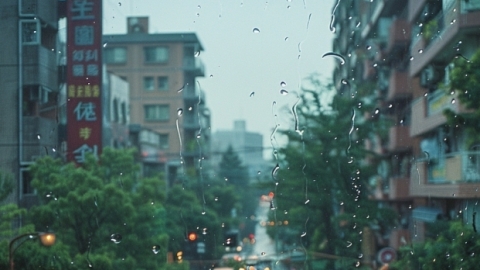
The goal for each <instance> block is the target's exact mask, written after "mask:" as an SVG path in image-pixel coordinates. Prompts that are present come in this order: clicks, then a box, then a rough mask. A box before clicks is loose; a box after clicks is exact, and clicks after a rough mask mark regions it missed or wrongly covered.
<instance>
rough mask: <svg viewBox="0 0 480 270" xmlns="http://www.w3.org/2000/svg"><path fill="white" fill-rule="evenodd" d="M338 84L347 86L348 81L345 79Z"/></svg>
mask: <svg viewBox="0 0 480 270" xmlns="http://www.w3.org/2000/svg"><path fill="white" fill-rule="evenodd" d="M340 82H341V83H342V84H344V85H348V81H347V80H345V79H342V80H341V81H340Z"/></svg>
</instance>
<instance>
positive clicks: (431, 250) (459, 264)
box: [391, 221, 480, 270]
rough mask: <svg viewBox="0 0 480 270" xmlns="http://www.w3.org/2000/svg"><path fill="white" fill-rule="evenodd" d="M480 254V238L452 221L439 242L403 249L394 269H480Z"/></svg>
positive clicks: (441, 234)
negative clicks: (479, 254) (479, 266)
mask: <svg viewBox="0 0 480 270" xmlns="http://www.w3.org/2000/svg"><path fill="white" fill-rule="evenodd" d="M479 252H480V236H479V235H478V234H477V233H475V232H474V231H473V230H472V229H471V227H470V228H469V227H467V226H465V225H464V224H462V223H461V221H452V222H448V230H445V231H442V232H441V233H440V235H439V236H438V237H436V238H435V239H427V240H426V241H425V242H422V243H415V244H413V245H411V246H404V247H402V248H401V249H400V258H399V260H398V261H396V262H395V263H393V264H392V265H391V269H399V270H400V269H402V270H410V269H412V270H413V269H426V270H435V269H477V268H478V265H479V264H480V257H479V256H478V255H477V254H478V253H479Z"/></svg>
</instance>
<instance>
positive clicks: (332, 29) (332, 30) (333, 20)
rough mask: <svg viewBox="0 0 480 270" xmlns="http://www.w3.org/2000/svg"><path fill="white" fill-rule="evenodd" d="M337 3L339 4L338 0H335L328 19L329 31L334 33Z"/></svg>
mask: <svg viewBox="0 0 480 270" xmlns="http://www.w3.org/2000/svg"><path fill="white" fill-rule="evenodd" d="M339 4H340V0H338V1H337V3H336V4H335V7H333V10H332V17H331V19H330V31H331V32H332V33H335V26H333V25H334V24H335V11H336V10H337V7H338V5H339Z"/></svg>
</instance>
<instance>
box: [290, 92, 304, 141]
mask: <svg viewBox="0 0 480 270" xmlns="http://www.w3.org/2000/svg"><path fill="white" fill-rule="evenodd" d="M298 102H300V97H298V99H297V101H296V102H295V104H293V106H292V114H293V120H294V121H295V123H294V128H295V132H297V133H298V134H300V136H302V135H303V130H300V129H299V128H298V115H297V105H298ZM302 140H303V138H302Z"/></svg>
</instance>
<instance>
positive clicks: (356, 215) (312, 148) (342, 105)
mask: <svg viewBox="0 0 480 270" xmlns="http://www.w3.org/2000/svg"><path fill="white" fill-rule="evenodd" d="M309 82H310V85H311V86H312V88H311V89H303V92H302V94H301V95H300V97H299V99H300V100H299V102H298V106H297V107H296V109H297V112H296V113H297V114H298V119H299V120H300V123H299V125H298V127H299V129H298V130H296V131H285V132H284V134H286V135H287V136H288V139H289V143H288V145H287V146H286V147H285V148H282V149H280V151H279V153H280V157H281V162H280V163H279V166H280V169H279V171H278V175H276V177H274V181H273V182H274V183H273V184H272V185H274V186H275V199H274V203H273V205H272V206H273V208H274V210H275V211H272V212H271V217H270V218H271V220H274V221H275V224H288V225H287V226H284V225H281V226H275V227H270V228H269V230H268V232H269V234H270V235H271V237H272V238H273V237H279V238H280V240H283V241H284V243H287V244H290V246H289V247H290V248H292V247H299V248H306V249H307V250H308V251H311V252H323V253H328V254H335V255H338V256H343V257H350V258H352V260H351V261H353V262H355V261H356V258H358V254H361V252H362V250H361V243H362V231H363V230H364V228H365V227H369V226H383V225H385V224H383V223H385V222H386V223H388V222H389V221H392V220H393V219H392V212H391V211H390V210H387V209H379V208H378V207H377V205H376V203H375V202H373V201H370V200H369V199H368V188H367V187H368V180H369V178H370V177H371V176H372V175H373V174H374V173H375V171H374V166H373V165H374V162H373V161H372V162H370V163H368V162H366V161H365V160H366V159H367V158H369V157H370V159H371V160H374V158H375V156H374V154H373V153H371V152H370V151H367V150H366V149H365V147H364V144H365V140H366V139H368V138H370V137H371V136H372V134H373V132H380V131H382V130H383V129H385V128H386V127H387V126H388V124H387V123H386V121H383V120H382V119H381V118H379V117H377V119H373V120H370V121H365V120H364V119H363V118H362V116H363V115H364V114H365V113H368V112H370V113H373V112H374V111H375V108H373V107H371V105H369V103H368V102H367V101H368V99H369V98H371V93H372V89H368V88H360V87H358V88H357V89H356V92H355V93H344V94H343V95H341V94H339V93H338V94H336V95H333V99H332V101H331V103H330V104H328V106H325V102H324V99H323V98H324V95H331V91H332V90H331V89H332V88H331V86H324V85H323V84H322V83H321V81H320V79H319V78H318V77H316V76H314V75H313V76H312V77H310V78H309ZM352 92H353V90H352ZM372 104H373V102H372ZM387 218H388V219H387ZM285 221H287V222H288V223H285ZM282 226H283V227H282ZM286 237H288V238H289V239H282V238H286ZM287 248H288V247H287ZM348 265H351V266H352V268H353V267H354V266H353V263H352V264H350V263H348ZM328 267H329V268H333V267H334V263H333V262H330V265H329V266H328ZM342 267H343V269H345V267H346V266H342ZM347 268H348V267H347Z"/></svg>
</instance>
